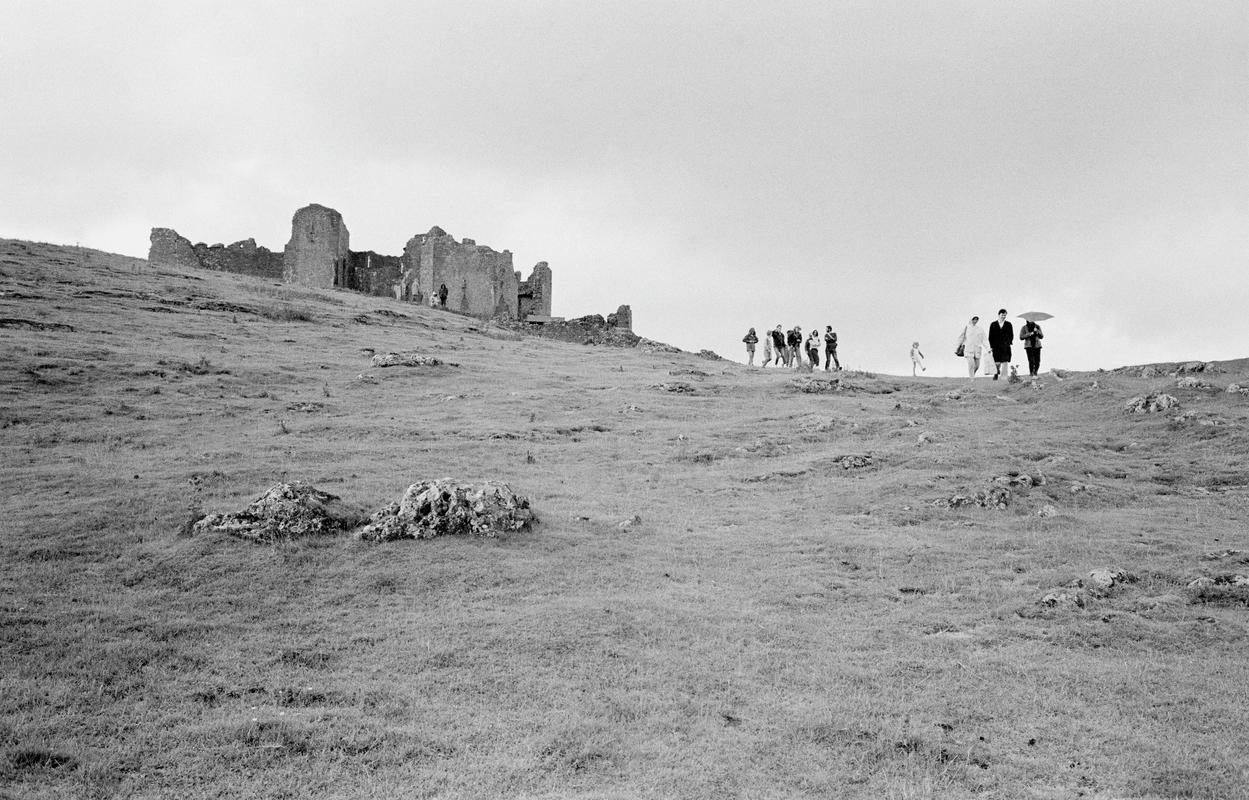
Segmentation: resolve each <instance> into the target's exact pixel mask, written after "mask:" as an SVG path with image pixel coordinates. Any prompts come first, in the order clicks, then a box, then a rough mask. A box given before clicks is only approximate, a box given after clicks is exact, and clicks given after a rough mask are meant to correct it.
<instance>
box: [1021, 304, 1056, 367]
mask: <svg viewBox="0 0 1249 800" xmlns="http://www.w3.org/2000/svg"><path fill="white" fill-rule="evenodd" d="M1051 316H1052V315H1050V314H1046V313H1045V312H1044V311H1029V312H1027V313H1024V314H1020V315H1019V318H1020V319H1022V320H1025V322H1024V324H1023V327H1022V328H1020V329H1019V341H1020V342H1022V343H1023V351H1024V353H1025V354H1026V355H1027V356H1028V375H1029V377H1033V378H1035V377H1036V376H1037V375H1039V374H1040V372H1041V340H1042V339H1044V338H1045V334H1044V333H1043V332H1042V331H1041V326H1040V325H1038V324H1037V322H1039V321H1040V320H1043V319H1050V318H1051Z"/></svg>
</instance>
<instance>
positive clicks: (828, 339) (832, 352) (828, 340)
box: [824, 325, 841, 372]
mask: <svg viewBox="0 0 1249 800" xmlns="http://www.w3.org/2000/svg"><path fill="white" fill-rule="evenodd" d="M830 361H831V362H832V363H833V364H834V365H835V366H836V367H837V371H838V372H840V371H841V362H840V361H838V360H837V333H836V331H834V330H833V326H832V325H825V326H824V371H825V372H828V364H829V362H830Z"/></svg>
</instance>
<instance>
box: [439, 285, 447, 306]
mask: <svg viewBox="0 0 1249 800" xmlns="http://www.w3.org/2000/svg"><path fill="white" fill-rule="evenodd" d="M438 305H439V306H441V307H442V308H446V307H447V284H445V283H444V284H441V285H440V286H439V287H438Z"/></svg>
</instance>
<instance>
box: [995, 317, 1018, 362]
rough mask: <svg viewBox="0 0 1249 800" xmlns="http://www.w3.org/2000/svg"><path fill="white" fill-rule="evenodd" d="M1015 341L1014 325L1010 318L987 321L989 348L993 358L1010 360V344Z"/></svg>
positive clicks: (1002, 360)
mask: <svg viewBox="0 0 1249 800" xmlns="http://www.w3.org/2000/svg"><path fill="white" fill-rule="evenodd" d="M1013 341H1015V327H1014V326H1013V325H1011V324H1010V320H1006V321H1005V322H998V321H997V320H993V321H992V322H990V323H989V349H990V350H992V351H993V360H994V361H998V362H1005V361H1010V344H1011V342H1013Z"/></svg>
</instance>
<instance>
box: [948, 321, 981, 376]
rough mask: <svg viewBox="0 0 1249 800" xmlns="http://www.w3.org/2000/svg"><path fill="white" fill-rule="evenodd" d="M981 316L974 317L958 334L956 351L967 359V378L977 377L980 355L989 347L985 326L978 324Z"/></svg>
mask: <svg viewBox="0 0 1249 800" xmlns="http://www.w3.org/2000/svg"><path fill="white" fill-rule="evenodd" d="M979 322H980V317H972V318H971V321H970V322H968V323H967V326H966V327H965V328H963V332H962V333H960V334H959V335H958V349H957V350H955V353H957V354H959V355H962V356H963V357H964V358H966V359H967V379H968V380H975V379H976V370H978V369H980V357H981V356H982V355H984V353H985V351H987V350H988V349H989V340H988V338H987V337H986V336H985V335H984V328H982V327H980V325H979V324H978V323H979Z"/></svg>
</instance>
